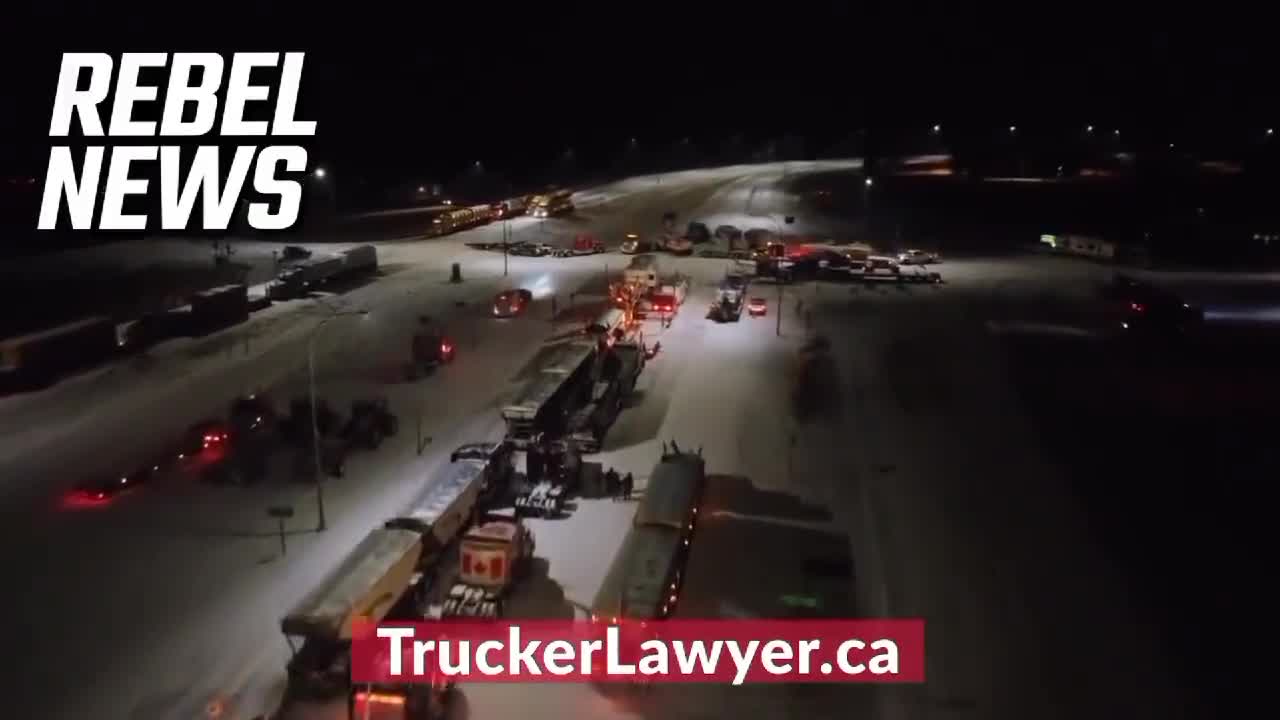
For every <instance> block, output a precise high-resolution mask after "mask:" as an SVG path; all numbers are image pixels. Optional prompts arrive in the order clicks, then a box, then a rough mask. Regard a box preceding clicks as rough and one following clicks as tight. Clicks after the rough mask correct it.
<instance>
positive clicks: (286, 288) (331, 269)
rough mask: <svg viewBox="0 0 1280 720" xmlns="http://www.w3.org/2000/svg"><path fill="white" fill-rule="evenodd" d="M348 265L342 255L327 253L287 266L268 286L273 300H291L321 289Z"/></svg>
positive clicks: (268, 293) (269, 294)
mask: <svg viewBox="0 0 1280 720" xmlns="http://www.w3.org/2000/svg"><path fill="white" fill-rule="evenodd" d="M345 267H346V264H345V262H344V261H343V258H342V256H341V255H327V256H324V257H319V258H311V259H310V260H304V261H302V262H300V263H298V264H297V265H294V266H293V267H290V268H286V269H284V270H282V271H281V272H280V274H279V275H277V276H276V279H275V280H274V281H273V282H272V283H271V284H270V285H269V286H268V287H267V296H268V297H270V298H271V299H272V300H291V299H294V298H300V297H303V296H305V295H306V294H307V293H309V292H313V291H315V290H318V289H320V288H321V287H323V286H324V284H325V283H327V282H329V281H330V280H332V279H333V278H334V277H335V276H338V275H340V274H341V273H342V271H343V269H344V268H345Z"/></svg>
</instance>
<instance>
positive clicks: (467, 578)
mask: <svg viewBox="0 0 1280 720" xmlns="http://www.w3.org/2000/svg"><path fill="white" fill-rule="evenodd" d="M533 552H534V538H533V533H532V532H530V531H529V529H528V528H526V527H525V526H524V523H522V522H520V520H519V518H514V517H507V516H504V515H488V516H485V518H484V519H483V520H481V522H480V523H479V524H477V525H476V526H475V527H473V528H471V529H470V530H468V531H467V533H466V534H465V535H463V536H462V542H461V544H460V546H459V548H458V556H459V563H458V579H457V581H456V582H455V583H454V585H453V587H452V588H450V590H449V596H448V599H447V600H445V603H444V608H443V613H442V614H443V616H444V617H468V618H485V619H496V618H499V617H502V616H503V604H504V600H505V598H506V596H507V595H508V594H509V593H510V591H511V589H512V587H513V586H514V585H515V583H516V581H518V580H519V579H520V576H521V575H523V574H524V573H526V572H528V568H529V564H530V562H531V561H532V560H533Z"/></svg>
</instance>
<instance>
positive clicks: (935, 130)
mask: <svg viewBox="0 0 1280 720" xmlns="http://www.w3.org/2000/svg"><path fill="white" fill-rule="evenodd" d="M940 132H942V126H941V125H934V126H933V134H934V135H937V134H938V133H940Z"/></svg>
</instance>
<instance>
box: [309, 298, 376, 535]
mask: <svg viewBox="0 0 1280 720" xmlns="http://www.w3.org/2000/svg"><path fill="white" fill-rule="evenodd" d="M368 314H369V311H368V310H348V311H342V312H335V313H333V314H331V315H329V317H327V318H325V319H324V320H321V321H320V324H319V325H316V327H315V329H314V330H312V331H311V335H310V336H308V337H307V378H308V385H309V387H310V395H311V451H312V452H313V453H314V458H313V459H314V461H315V480H316V515H317V517H318V519H317V521H316V531H317V532H324V531H325V530H326V529H327V528H328V524H327V523H326V522H325V514H324V472H323V467H324V466H323V464H322V463H321V460H322V458H321V457H320V418H319V415H318V414H317V413H316V338H317V337H318V336H319V335H320V331H321V330H322V329H324V326H325V325H327V324H329V321H330V320H333V319H335V318H340V317H345V316H349V315H368Z"/></svg>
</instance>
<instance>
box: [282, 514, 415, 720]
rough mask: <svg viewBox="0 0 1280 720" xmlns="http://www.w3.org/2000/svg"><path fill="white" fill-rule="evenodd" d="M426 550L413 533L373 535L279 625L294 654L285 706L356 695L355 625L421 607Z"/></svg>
mask: <svg viewBox="0 0 1280 720" xmlns="http://www.w3.org/2000/svg"><path fill="white" fill-rule="evenodd" d="M422 548H423V542H422V535H420V534H419V533H417V532H414V531H412V530H404V529H400V528H378V529H375V530H373V531H372V532H370V533H369V534H368V535H367V536H365V538H364V540H362V541H361V542H360V544H359V545H357V546H356V548H355V549H354V550H353V551H352V552H351V554H349V555H348V556H347V557H346V558H345V559H344V560H343V561H342V563H340V564H339V565H338V567H337V568H335V569H334V571H333V572H332V573H331V574H330V575H329V576H328V577H326V578H325V579H324V580H323V581H322V582H321V583H320V584H319V585H318V586H317V587H316V588H315V589H314V590H312V591H311V592H310V593H308V594H307V595H306V596H305V597H303V599H302V601H301V602H299V603H298V605H297V606H296V607H295V608H294V609H293V611H292V612H290V613H289V614H288V615H286V616H285V617H284V618H283V619H282V620H281V621H280V627H281V630H282V631H283V632H284V635H285V639H286V640H287V642H288V643H289V648H290V650H291V651H292V657H291V658H290V660H289V662H288V666H287V667H288V686H287V690H286V703H289V702H290V701H323V700H331V699H334V698H340V697H342V696H343V695H349V693H351V692H352V690H353V687H352V685H351V680H350V678H351V635H352V624H353V622H354V621H356V620H367V621H372V622H381V621H382V620H385V619H392V612H391V611H392V609H393V608H395V607H396V606H398V605H401V603H402V601H404V600H406V599H407V601H408V602H407V604H408V605H417V604H419V601H422V600H423V598H420V597H416V596H415V595H414V594H413V593H414V592H415V591H416V586H417V581H418V579H419V577H420V576H419V574H418V569H419V567H420V564H421V561H420V557H421V554H422ZM406 593H409V595H406ZM409 614H412V613H409ZM394 619H406V618H394Z"/></svg>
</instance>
